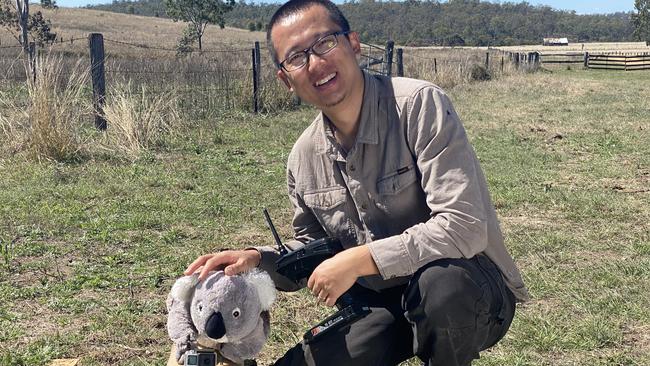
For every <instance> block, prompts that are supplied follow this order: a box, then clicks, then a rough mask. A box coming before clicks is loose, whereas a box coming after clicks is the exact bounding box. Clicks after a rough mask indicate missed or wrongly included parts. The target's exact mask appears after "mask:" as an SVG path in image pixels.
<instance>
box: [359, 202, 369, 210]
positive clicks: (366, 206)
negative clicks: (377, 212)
mask: <svg viewBox="0 0 650 366" xmlns="http://www.w3.org/2000/svg"><path fill="white" fill-rule="evenodd" d="M361 209H362V210H367V209H368V205H367V204H366V203H365V202H364V203H362V204H361Z"/></svg>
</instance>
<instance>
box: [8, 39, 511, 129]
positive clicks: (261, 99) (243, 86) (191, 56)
mask: <svg viewBox="0 0 650 366" xmlns="http://www.w3.org/2000/svg"><path fill="white" fill-rule="evenodd" d="M95 35H96V34H95ZM92 36H93V34H91V35H89V36H88V37H87V38H84V37H67V40H65V41H63V40H62V39H58V40H57V41H55V42H54V43H53V44H49V45H47V46H46V47H44V48H41V49H40V50H39V51H38V52H39V53H42V54H48V55H60V56H61V57H63V58H64V59H65V62H66V63H67V65H69V66H68V67H70V68H71V69H73V68H75V67H79V63H78V62H79V60H81V65H88V71H90V68H91V66H90V65H91V57H90V52H89V48H91V47H90V39H91V38H92ZM100 38H101V42H102V45H101V49H102V50H103V53H102V55H101V60H103V70H104V73H103V83H104V85H105V89H106V91H107V93H106V95H105V98H106V99H105V101H106V102H107V103H110V102H111V100H110V96H111V90H112V89H115V88H120V87H121V86H124V85H128V86H129V87H130V88H127V89H129V90H138V91H139V92H140V93H141V91H142V90H145V91H146V92H150V93H161V92H164V93H167V94H168V95H170V96H174V97H175V98H176V99H177V100H178V107H179V109H180V111H181V112H183V113H187V114H189V115H190V116H191V117H197V118H204V117H211V116H214V115H218V114H221V113H224V112H227V111H233V110H239V111H255V112H257V111H262V112H275V111H282V110H286V109H290V108H292V107H294V106H295V105H296V104H297V98H295V97H294V96H293V95H292V94H291V93H290V92H289V91H288V90H287V89H286V87H284V85H282V83H280V82H278V81H277V78H276V71H277V69H276V66H275V64H274V63H273V61H272V60H271V58H270V55H268V54H267V52H260V50H259V44H256V45H251V46H252V47H250V48H248V47H226V46H224V47H223V48H219V49H207V50H203V51H200V52H199V51H197V50H192V51H191V52H185V53H183V52H179V51H178V49H176V48H169V47H161V46H157V45H151V44H141V43H134V42H127V41H122V40H115V39H109V38H103V36H101V37H100ZM392 51H393V49H392V42H388V43H387V45H386V47H381V46H378V45H372V44H365V43H362V49H361V53H360V55H359V65H360V67H362V68H363V69H365V70H367V71H368V72H371V73H374V74H381V75H399V74H404V75H406V76H409V77H415V78H422V79H428V80H432V75H434V76H435V75H436V74H438V73H439V71H440V69H444V68H449V69H453V68H456V69H458V71H461V72H462V71H463V65H464V64H470V63H482V62H486V63H487V60H485V61H484V60H483V58H484V57H485V56H484V55H485V52H484V51H476V52H469V53H468V52H464V53H457V54H456V53H454V55H456V56H444V57H442V58H433V57H431V52H429V53H423V52H421V51H418V50H417V49H408V50H406V52H404V56H403V57H402V53H403V52H402V50H399V51H398V52H397V54H398V57H394V56H393V54H392ZM443 53H444V52H443ZM459 55H462V56H459ZM454 57H455V58H454ZM489 57H490V56H488V58H489ZM24 59H25V57H24V56H23V55H22V48H21V47H20V46H19V45H18V46H9V45H3V46H2V47H0V73H1V74H2V78H0V83H3V84H12V83H13V84H15V83H21V82H24V81H25V80H27V77H28V74H29V73H30V72H29V71H28V68H26V67H25V62H24V61H23V60H24ZM494 59H496V57H494V56H493V60H494ZM404 60H406V62H404ZM495 64H496V62H493V64H492V68H494V67H496V66H495ZM501 64H502V65H501V68H502V69H503V61H502V62H501ZM459 65H460V66H459ZM486 66H487V67H488V68H489V67H490V65H486ZM122 90H124V88H123V87H122Z"/></svg>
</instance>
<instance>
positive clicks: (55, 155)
mask: <svg viewBox="0 0 650 366" xmlns="http://www.w3.org/2000/svg"><path fill="white" fill-rule="evenodd" d="M35 70H36V78H35V80H30V81H29V82H28V83H27V103H26V105H20V104H17V102H16V99H15V98H10V97H6V98H5V97H3V98H2V110H1V111H0V132H2V134H3V135H4V137H5V139H6V142H7V144H8V145H10V146H11V149H12V150H13V152H18V151H21V150H26V151H28V152H29V153H30V154H31V155H33V156H34V157H36V158H38V159H41V158H43V159H51V160H56V161H65V160H74V159H76V158H78V157H79V155H80V153H81V152H82V150H83V149H84V147H85V142H84V141H83V138H82V136H81V133H80V131H81V126H82V124H83V118H84V117H85V116H86V115H87V113H88V112H89V111H90V106H89V103H88V102H87V100H88V98H86V89H85V86H86V84H87V81H88V77H87V76H88V74H89V73H88V70H87V69H86V68H84V67H82V66H81V65H80V64H77V65H76V67H74V68H73V69H72V72H71V71H70V70H69V69H68V68H65V67H64V62H63V58H62V57H61V56H55V55H50V54H46V55H44V56H42V57H38V58H37V60H36V68H35Z"/></svg>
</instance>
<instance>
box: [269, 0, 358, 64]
mask: <svg viewBox="0 0 650 366" xmlns="http://www.w3.org/2000/svg"><path fill="white" fill-rule="evenodd" d="M314 5H320V6H322V7H324V8H325V10H327V12H328V13H329V16H330V19H331V20H332V22H334V24H336V25H338V26H339V27H341V29H340V31H341V32H349V31H350V23H348V20H347V19H345V16H344V15H343V13H342V12H341V9H339V8H338V7H337V6H336V5H335V4H334V3H333V2H331V1H329V0H290V1H288V2H286V3H285V4H284V5H282V6H281V7H280V8H279V9H278V10H276V12H275V14H273V17H271V21H270V22H269V25H268V27H267V28H266V45H267V47H268V48H269V52H271V57H272V58H273V62H274V63H275V65H276V66H277V67H278V68H280V60H278V54H277V52H276V50H275V47H273V41H272V40H271V31H272V30H273V27H274V26H275V24H276V23H278V22H279V21H280V20H282V19H284V18H286V17H288V16H289V15H293V14H296V13H298V12H300V11H303V10H305V9H307V8H309V7H311V6H314Z"/></svg>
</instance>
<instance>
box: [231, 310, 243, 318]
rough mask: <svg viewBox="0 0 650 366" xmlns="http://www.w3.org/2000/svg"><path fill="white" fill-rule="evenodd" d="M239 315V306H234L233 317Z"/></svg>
mask: <svg viewBox="0 0 650 366" xmlns="http://www.w3.org/2000/svg"><path fill="white" fill-rule="evenodd" d="M239 315H241V311H239V308H235V310H233V311H232V316H233V318H238V317H239Z"/></svg>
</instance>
